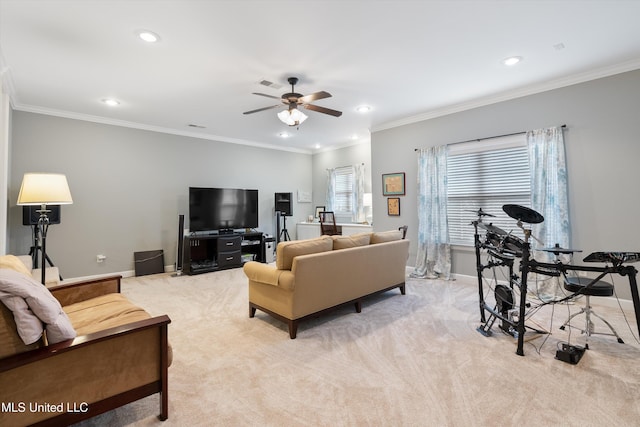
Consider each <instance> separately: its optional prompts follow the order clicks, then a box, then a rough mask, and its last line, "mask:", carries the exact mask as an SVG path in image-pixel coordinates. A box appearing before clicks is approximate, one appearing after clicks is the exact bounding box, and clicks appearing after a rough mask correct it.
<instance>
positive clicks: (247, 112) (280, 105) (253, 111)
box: [242, 104, 282, 114]
mask: <svg viewBox="0 0 640 427" xmlns="http://www.w3.org/2000/svg"><path fill="white" fill-rule="evenodd" d="M276 107H282V104H277V105H272V106H271V107H262V108H258V109H257V110H251V111H245V112H244V113H242V114H253V113H258V112H260V111H264V110H270V109H272V108H276Z"/></svg>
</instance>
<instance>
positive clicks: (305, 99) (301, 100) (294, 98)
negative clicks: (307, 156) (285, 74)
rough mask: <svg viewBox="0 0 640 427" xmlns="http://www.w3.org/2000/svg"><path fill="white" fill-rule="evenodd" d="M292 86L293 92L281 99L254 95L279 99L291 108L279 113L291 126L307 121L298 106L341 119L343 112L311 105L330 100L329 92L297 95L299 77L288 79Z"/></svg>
mask: <svg viewBox="0 0 640 427" xmlns="http://www.w3.org/2000/svg"><path fill="white" fill-rule="evenodd" d="M287 81H288V82H289V84H290V85H291V92H290V93H284V94H282V96H281V97H280V98H278V97H277V96H272V95H267V94H265V93H257V92H253V95H259V96H265V97H267V98H273V99H279V100H280V101H281V102H282V104H284V105H287V106H288V107H289V108H288V109H286V110H283V111H281V112H280V113H278V118H279V119H280V120H282V121H283V122H284V123H286V124H288V125H289V126H298V125H299V124H301V123H302V122H304V121H305V120H306V119H307V116H306V115H305V114H304V113H303V112H301V111H300V110H299V109H298V106H302V107H304V108H305V109H307V110H311V111H316V112H318V113H323V114H329V115H330V116H334V117H340V116H341V115H342V111H337V110H332V109H330V108H325V107H319V106H317V105H313V104H311V102H313V101H316V100H318V99H324V98H330V97H331V94H330V93H329V92H325V91H320V92H316V93H312V94H309V95H302V94H300V93H296V92H295V90H294V86H295V85H296V83H298V78H297V77H289V78H288V79H287ZM282 104H276V105H271V106H269V107H263V108H258V109H257V110H251V111H245V112H244V113H243V114H253V113H257V112H260V111H264V110H270V109H272V108H277V107H280V106H282Z"/></svg>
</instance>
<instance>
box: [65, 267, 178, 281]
mask: <svg viewBox="0 0 640 427" xmlns="http://www.w3.org/2000/svg"><path fill="white" fill-rule="evenodd" d="M173 271H176V267H175V265H165V266H164V272H165V273H171V272H173ZM135 275H136V271H135V270H126V271H113V272H111V273H104V274H94V275H91V276H79V277H73V278H71V279H64V280H63V281H62V282H60V284H63V285H66V284H69V283H75V282H84V281H88V280H96V279H102V278H103V277H109V276H122V278H127V277H134V276H135Z"/></svg>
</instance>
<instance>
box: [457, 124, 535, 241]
mask: <svg viewBox="0 0 640 427" xmlns="http://www.w3.org/2000/svg"><path fill="white" fill-rule="evenodd" d="M459 145H460V146H457V145H452V146H451V147H450V149H449V156H448V158H447V184H448V195H447V202H448V211H447V216H448V219H449V236H450V240H451V243H452V244H457V245H468V246H473V244H474V243H473V232H474V229H473V226H472V225H471V222H472V221H474V220H476V219H477V215H476V214H475V213H474V212H477V211H478V209H480V208H482V210H483V211H484V212H486V213H490V214H492V215H496V217H495V218H493V217H484V218H483V222H485V223H492V224H493V225H495V226H497V227H500V228H501V229H503V230H504V231H506V232H507V233H509V232H512V234H514V235H516V236H517V237H520V238H522V237H523V235H522V230H520V229H519V228H518V227H517V226H516V221H515V220H514V219H512V218H510V217H509V216H508V215H507V214H506V213H504V211H503V210H502V205H504V204H516V205H522V206H527V207H530V206H531V202H530V198H531V197H530V195H531V188H530V178H529V157H528V151H527V147H526V142H525V139H524V135H518V136H512V137H503V138H495V139H492V140H490V141H483V142H473V143H465V144H459Z"/></svg>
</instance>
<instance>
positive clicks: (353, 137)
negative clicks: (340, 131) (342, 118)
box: [349, 134, 358, 141]
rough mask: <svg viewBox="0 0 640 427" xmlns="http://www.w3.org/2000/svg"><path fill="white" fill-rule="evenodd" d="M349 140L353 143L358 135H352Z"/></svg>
mask: <svg viewBox="0 0 640 427" xmlns="http://www.w3.org/2000/svg"><path fill="white" fill-rule="evenodd" d="M349 139H351V140H352V141H355V140H356V139H358V135H356V134H353V135H351V136H350V137H349Z"/></svg>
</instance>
